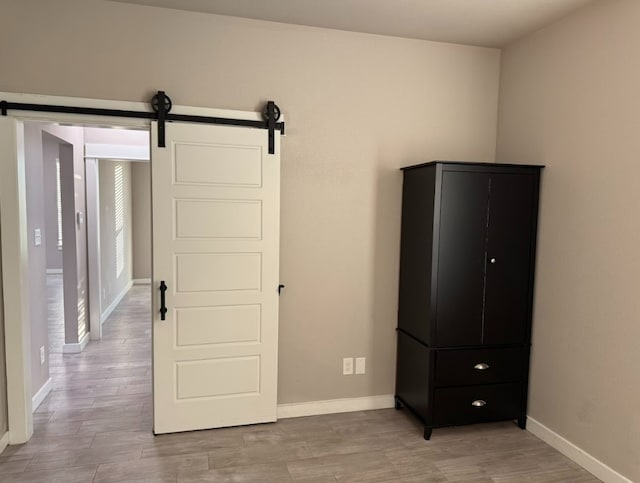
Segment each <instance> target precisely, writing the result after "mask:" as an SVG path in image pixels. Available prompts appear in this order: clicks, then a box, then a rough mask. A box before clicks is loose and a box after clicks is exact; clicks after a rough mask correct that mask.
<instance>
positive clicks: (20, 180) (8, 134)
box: [0, 92, 284, 444]
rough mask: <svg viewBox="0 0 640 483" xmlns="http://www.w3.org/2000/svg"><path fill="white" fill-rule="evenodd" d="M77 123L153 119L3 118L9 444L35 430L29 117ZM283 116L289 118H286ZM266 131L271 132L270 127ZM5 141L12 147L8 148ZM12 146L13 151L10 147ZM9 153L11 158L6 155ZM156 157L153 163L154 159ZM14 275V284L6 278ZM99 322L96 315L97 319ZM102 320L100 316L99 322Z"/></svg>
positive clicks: (127, 124)
mask: <svg viewBox="0 0 640 483" xmlns="http://www.w3.org/2000/svg"><path fill="white" fill-rule="evenodd" d="M0 99H2V100H6V101H9V102H20V103H28V104H50V105H64V106H75V107H90V108H98V109H118V110H125V111H126V110H129V111H146V110H149V105H148V104H147V103H144V102H132V101H113V100H104V99H90V98H79V97H60V96H48V95H39V94H20V93H11V92H0ZM172 113H175V114H185V115H194V116H208V117H226V118H233V119H245V120H251V121H262V120H263V119H262V116H261V114H260V113H258V112H248V111H235V110H228V109H214V108H206V107H192V106H179V105H175V106H173V108H172ZM4 119H7V120H15V121H16V124H15V126H16V129H15V130H13V129H9V127H10V126H13V123H10V122H8V123H7V125H6V126H5V125H4V123H3V122H1V121H2V120H4ZM25 121H35V122H49V123H72V124H74V125H78V126H93V127H99V126H104V125H108V126H114V127H123V128H150V125H151V120H150V119H135V118H117V117H113V116H94V115H84V114H61V113H48V112H32V111H11V112H10V113H9V115H8V116H7V117H6V118H5V117H0V142H2V144H1V145H0V174H1V176H0V209H1V210H2V213H1V214H2V216H1V218H0V223H2V230H1V231H0V233H1V236H2V272H3V281H4V282H5V283H4V284H3V289H4V302H5V303H4V305H5V306H4V313H5V314H4V315H5V318H4V323H5V338H6V340H5V345H6V367H7V407H8V426H9V444H21V443H25V442H27V441H28V440H29V439H30V438H31V436H32V435H33V410H32V403H31V390H32V388H31V371H30V369H31V368H30V359H29V356H30V337H31V336H30V334H31V324H30V321H29V304H30V294H29V288H28V257H27V246H28V245H27V244H28V242H29V236H28V233H27V223H26V222H27V219H26V194H25V193H26V182H27V181H26V179H25V173H24V167H25V166H24V122H25ZM280 121H281V122H282V121H284V118H283V117H281V119H280ZM265 133H266V131H265ZM2 145H4V146H8V147H9V149H8V150H7V151H3V149H2V147H1V146H2ZM9 151H10V152H9ZM4 156H9V157H10V158H11V159H10V160H2V159H1V157H4ZM150 162H153V160H151V161H150ZM8 280H11V281H12V283H10V284H9V283H6V282H7V281H8ZM92 323H96V322H95V321H94V320H90V330H91V324H92ZM97 323H99V320H98V321H97Z"/></svg>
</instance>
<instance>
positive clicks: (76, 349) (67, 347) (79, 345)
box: [62, 333, 89, 354]
mask: <svg viewBox="0 0 640 483" xmlns="http://www.w3.org/2000/svg"><path fill="white" fill-rule="evenodd" d="M88 343H89V333H86V334H84V335H83V336H82V339H80V342H76V343H73V344H64V345H63V346H62V353H63V354H79V353H80V352H82V349H84V348H85V347H86V346H87V344H88Z"/></svg>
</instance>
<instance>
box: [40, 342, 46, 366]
mask: <svg viewBox="0 0 640 483" xmlns="http://www.w3.org/2000/svg"><path fill="white" fill-rule="evenodd" d="M44 357H45V354H44V346H42V347H40V365H43V364H44Z"/></svg>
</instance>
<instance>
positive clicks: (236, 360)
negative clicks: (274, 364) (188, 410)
mask: <svg viewBox="0 0 640 483" xmlns="http://www.w3.org/2000/svg"><path fill="white" fill-rule="evenodd" d="M203 374H206V377H202V376H203ZM259 392H260V358H259V357H257V356H254V357H228V358H224V359H208V360H202V361H184V362H178V363H176V399H178V400H184V399H193V398H201V397H209V398H215V397H219V396H243V395H247V394H257V393H259Z"/></svg>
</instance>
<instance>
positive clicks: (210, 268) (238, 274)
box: [176, 253, 262, 293]
mask: <svg viewBox="0 0 640 483" xmlns="http://www.w3.org/2000/svg"><path fill="white" fill-rule="evenodd" d="M261 258H262V257H261V255H260V253H180V254H177V255H176V292H178V293H187V292H216V291H222V290H259V289H260V274H261V270H262V267H261V265H262V260H261Z"/></svg>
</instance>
